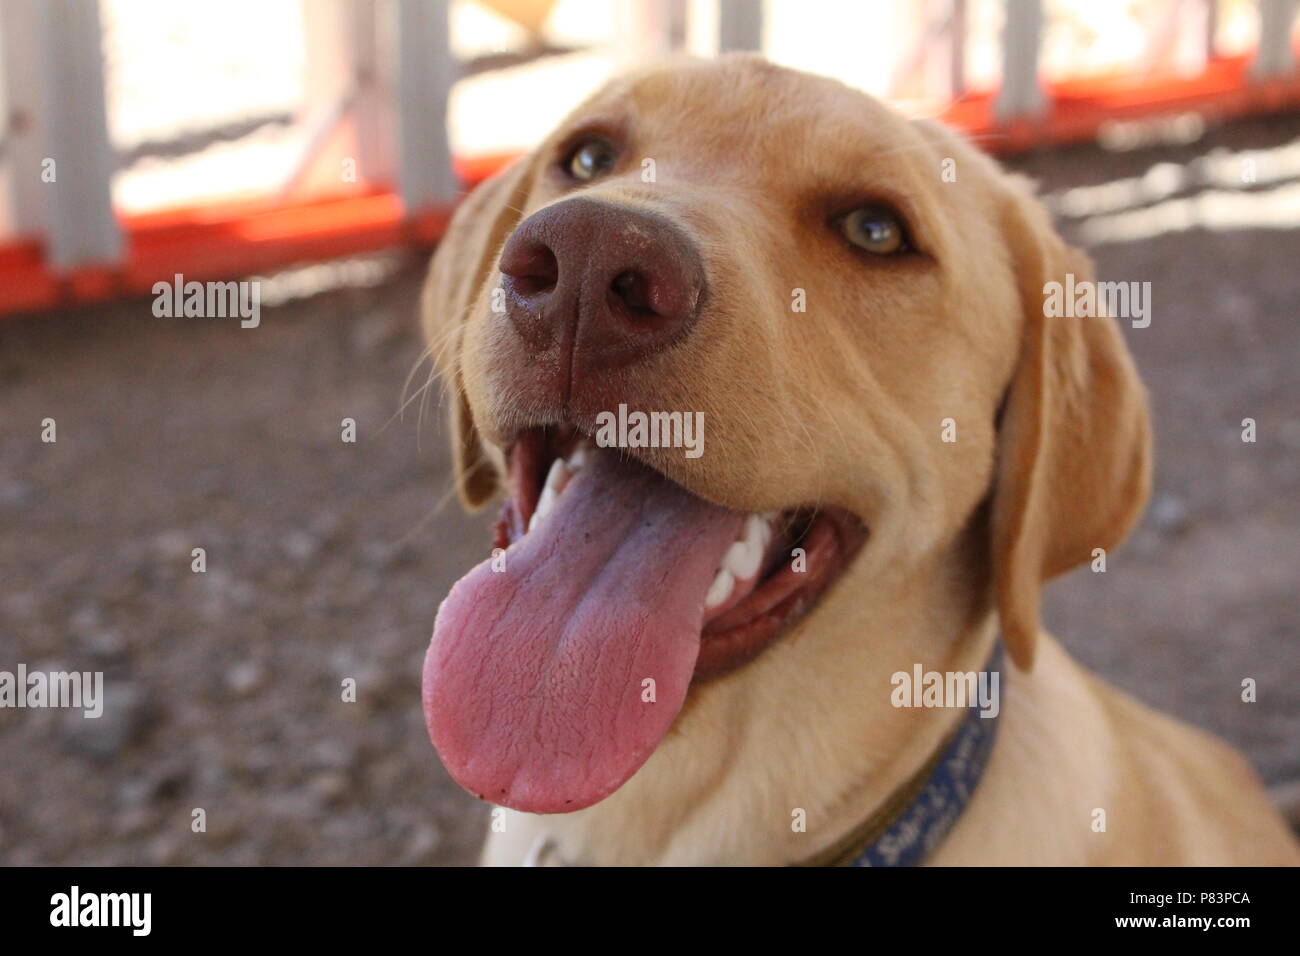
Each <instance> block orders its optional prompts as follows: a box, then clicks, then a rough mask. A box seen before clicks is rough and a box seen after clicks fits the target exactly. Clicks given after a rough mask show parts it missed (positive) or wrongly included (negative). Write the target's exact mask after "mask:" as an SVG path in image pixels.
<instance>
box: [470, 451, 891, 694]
mask: <svg viewBox="0 0 1300 956" xmlns="http://www.w3.org/2000/svg"><path fill="white" fill-rule="evenodd" d="M582 440H583V436H582V435H581V434H580V433H578V432H577V431H575V430H574V429H573V428H571V427H564V428H559V429H554V428H535V429H530V430H528V431H525V432H523V433H521V434H520V435H519V437H518V438H517V440H516V442H515V444H514V445H513V446H512V447H511V448H510V450H509V453H508V460H509V463H510V473H511V485H512V494H511V495H510V497H508V498H507V500H506V502H505V505H504V506H503V508H502V513H501V517H500V518H499V519H498V521H497V524H496V529H495V538H494V542H493V544H494V546H495V547H498V548H507V547H509V546H510V544H512V543H513V542H514V541H516V540H518V539H519V538H520V537H522V536H523V535H524V534H525V533H526V530H527V529H528V528H529V525H530V521H531V519H532V518H533V514H534V511H535V509H536V508H537V506H538V500H539V497H540V491H541V483H542V481H543V479H544V478H545V477H546V473H547V470H548V468H549V466H550V463H551V460H553V459H554V458H557V457H565V456H566V455H567V454H568V453H569V452H571V451H572V449H573V448H574V447H575V446H576V445H577V444H578V443H579V442H581V441H582ZM780 519H781V520H780V522H779V524H780V525H781V526H782V527H783V528H785V529H786V533H785V535H784V537H783V544H784V551H785V553H784V554H782V555H781V557H780V558H779V559H777V560H775V561H774V562H773V563H771V564H769V566H768V567H767V569H766V571H765V572H764V573H762V574H760V576H759V579H758V581H757V583H755V584H754V586H753V588H752V590H751V591H750V592H749V593H748V594H746V595H745V596H744V597H743V598H742V599H741V600H740V601H739V602H737V603H736V604H735V605H734V606H731V607H729V608H727V609H726V610H724V611H723V612H722V613H721V614H716V615H714V616H712V617H706V619H705V624H704V626H703V629H702V632H701V635H700V653H699V658H698V660H697V663H696V667H695V677H696V679H697V680H700V679H707V678H714V677H718V676H721V675H723V674H726V673H728V672H729V671H732V670H734V669H736V668H738V667H740V666H742V665H744V664H746V663H748V662H749V661H751V660H753V659H754V658H756V657H758V656H759V655H760V654H761V653H762V652H763V651H765V650H766V649H767V648H768V647H770V646H771V645H772V644H773V643H775V642H776V641H777V640H778V639H779V638H780V637H782V636H783V635H784V634H786V633H787V632H789V631H790V630H792V629H793V627H794V626H795V625H796V624H797V623H798V622H799V621H800V620H801V619H802V618H804V617H806V616H807V614H808V613H809V612H810V611H811V610H812V609H813V608H814V607H815V606H816V605H817V603H818V600H819V599H820V597H821V595H822V594H823V593H824V592H825V591H826V589H827V588H828V587H829V586H830V585H831V584H832V583H834V581H835V580H836V579H837V578H838V577H839V576H840V574H841V573H842V572H843V571H844V569H845V568H846V567H847V566H848V564H849V563H850V562H851V561H852V559H853V557H854V556H855V554H856V552H857V550H858V548H859V547H860V546H861V545H862V543H863V541H865V539H866V537H867V529H866V526H865V524H864V523H863V522H862V521H861V520H860V519H859V518H857V517H856V516H855V515H853V514H851V513H850V512H848V511H846V510H843V509H838V508H822V509H810V508H790V509H786V510H784V511H782V512H780ZM795 549H800V550H799V551H798V552H797V553H796V550H795Z"/></svg>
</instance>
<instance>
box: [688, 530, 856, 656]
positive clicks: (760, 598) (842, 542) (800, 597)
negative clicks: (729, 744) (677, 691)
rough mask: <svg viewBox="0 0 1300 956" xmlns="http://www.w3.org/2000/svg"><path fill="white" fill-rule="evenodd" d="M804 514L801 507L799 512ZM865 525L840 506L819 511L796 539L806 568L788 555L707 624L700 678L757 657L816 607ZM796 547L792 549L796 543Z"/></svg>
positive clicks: (851, 554) (848, 559) (848, 558)
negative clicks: (748, 590) (752, 587)
mask: <svg viewBox="0 0 1300 956" xmlns="http://www.w3.org/2000/svg"><path fill="white" fill-rule="evenodd" d="M795 514H796V515H797V514H802V512H795ZM866 535H867V532H866V527H865V525H864V524H863V523H862V522H861V521H860V520H858V519H857V518H856V517H855V516H853V515H850V514H849V513H848V512H846V511H841V510H839V509H826V510H820V511H817V512H814V513H813V514H812V516H811V518H810V519H809V521H808V524H807V528H806V530H805V531H804V532H803V534H801V535H800V536H799V537H798V539H797V540H796V541H795V542H794V547H798V548H799V549H800V550H801V551H802V555H801V556H800V559H801V560H802V562H804V567H803V569H802V570H799V569H798V568H797V567H796V558H795V556H794V555H793V554H792V555H789V556H787V557H786V558H785V559H783V560H782V561H781V562H780V563H779V564H778V565H777V566H776V567H774V568H773V569H771V570H770V571H769V573H768V574H767V575H766V576H764V577H763V579H761V580H760V581H759V583H758V584H757V585H756V586H755V588H754V590H753V591H752V592H751V593H750V594H749V595H747V596H746V597H745V599H744V600H743V601H741V602H740V603H739V604H737V605H736V606H735V607H733V608H731V609H730V610H728V611H727V612H726V613H725V614H722V615H720V616H719V617H717V618H715V619H713V620H711V621H709V622H708V623H706V624H705V627H704V631H703V633H702V635H701V640H700V656H699V658H698V660H697V662H696V665H695V676H696V678H697V679H700V678H709V677H717V676H720V675H722V674H725V673H727V672H729V671H731V670H734V669H735V668H737V667H740V666H741V665H742V664H745V663H747V662H749V661H750V660H753V659H754V658H755V657H757V656H759V655H760V654H761V653H762V652H763V651H765V650H766V649H767V648H768V647H769V646H771V645H772V644H773V643H774V642H775V641H777V640H778V639H779V638H780V637H782V636H783V635H784V634H786V633H788V632H789V631H790V630H791V629H792V628H793V627H794V626H795V624H797V623H798V621H799V620H801V619H802V618H803V617H805V616H806V615H807V614H808V612H810V611H811V610H812V609H813V608H814V607H816V605H817V603H818V600H819V599H820V597H821V595H822V594H823V593H824V592H825V591H826V589H827V588H828V587H830V585H831V584H833V583H834V581H835V580H836V579H837V578H838V577H839V576H840V575H841V574H842V573H843V571H844V569H845V568H846V567H847V566H848V564H849V563H850V562H851V561H852V560H853V557H854V555H855V554H856V552H857V550H858V548H859V547H861V545H862V543H863V541H865V539H866ZM792 550H793V548H792Z"/></svg>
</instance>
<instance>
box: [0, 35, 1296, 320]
mask: <svg viewBox="0 0 1300 956" xmlns="http://www.w3.org/2000/svg"><path fill="white" fill-rule="evenodd" d="M1248 64H1249V58H1248V57H1244V56H1242V57H1231V58H1220V59H1217V60H1214V61H1212V62H1211V63H1210V64H1209V65H1208V66H1207V68H1206V70H1205V71H1204V72H1203V73H1202V74H1200V75H1199V76H1196V77H1193V78H1190V79H1170V78H1158V77H1153V78H1151V79H1147V80H1140V81H1137V82H1134V81H1133V80H1132V79H1131V78H1114V79H1089V80H1077V81H1069V82H1063V83H1059V84H1054V85H1052V86H1051V87H1050V88H1049V89H1048V90H1047V94H1048V97H1049V105H1048V108H1047V110H1046V111H1045V112H1044V114H1043V115H1042V116H1041V117H1038V118H1036V119H1033V120H1017V121H1015V122H1013V123H1010V124H1001V123H999V122H998V121H997V119H996V118H995V116H994V112H993V104H994V102H995V100H996V93H986V94H972V95H970V96H968V97H965V98H963V99H962V100H961V101H960V102H957V103H954V104H953V105H952V106H950V107H949V108H948V110H947V111H946V112H945V113H944V114H943V119H944V121H945V122H947V123H950V124H952V125H954V126H957V127H959V128H962V129H964V130H966V131H967V132H968V133H970V134H971V135H973V136H976V137H979V138H980V145H981V146H982V147H983V148H985V149H987V150H988V151H989V152H993V153H1004V154H1005V153H1010V152H1016V151H1020V150H1024V149H1028V148H1031V147H1034V146H1037V145H1040V144H1044V143H1066V142H1076V141H1080V140H1085V139H1089V138H1091V137H1093V136H1095V135H1096V133H1097V130H1098V129H1100V128H1101V127H1102V126H1103V124H1105V123H1107V122H1113V121H1116V120H1141V119H1149V118H1151V117H1153V116H1158V115H1162V114H1169V113H1178V112H1190V111H1194V112H1197V113H1200V114H1202V115H1205V116H1206V117H1208V118H1211V119H1226V118H1230V117H1234V116H1243V115H1248V114H1252V113H1262V112H1277V111H1281V110H1286V109H1292V108H1297V107H1300V76H1292V77H1290V78H1288V79H1285V80H1273V81H1269V82H1266V83H1258V84H1257V83H1254V82H1252V80H1251V79H1250V77H1249V76H1248V75H1247V71H1248V68H1249V67H1248ZM510 159H511V157H510V156H483V157H475V158H472V159H458V160H457V162H456V171H457V173H458V174H459V176H460V178H461V180H462V181H463V182H465V183H466V185H467V187H470V188H472V187H473V186H474V185H477V184H478V183H479V182H481V181H482V180H483V179H486V178H487V177H488V176H490V175H491V174H492V173H493V172H495V171H496V170H497V169H499V168H501V167H502V166H503V165H504V164H505V163H507V162H508V161H509V160H510ZM450 214H451V208H450V207H447V208H442V209H433V210H428V211H426V212H423V213H420V214H419V215H416V216H413V217H408V216H406V215H404V214H403V210H402V208H401V203H400V201H399V200H398V198H397V196H396V195H395V194H394V193H393V192H392V191H391V190H387V189H384V188H381V187H374V188H372V189H370V190H369V191H362V192H356V193H350V194H346V195H337V196H333V197H317V198H313V199H311V200H304V201H298V202H291V203H273V202H271V201H269V200H268V201H264V202H244V203H225V204H220V205H210V206H202V207H198V208H194V209H187V210H175V211H170V212H166V213H159V214H150V215H143V216H130V217H124V219H123V222H122V226H123V233H124V236H125V238H126V244H127V252H126V256H125V261H124V262H123V263H121V264H120V265H114V266H108V267H96V268H82V269H77V270H74V271H73V272H71V273H69V274H66V275H60V274H55V273H53V272H52V271H51V270H50V269H49V268H48V267H47V266H46V264H45V263H44V260H43V257H42V252H41V244H40V242H39V241H35V240H28V241H21V240H20V241H17V242H12V243H10V244H8V245H3V244H0V314H4V313H14V312H30V311H34V310H39V309H47V308H52V307H57V306H66V305H72V304H76V303H85V302H95V301H102V300H105V299H110V298H116V297H123V296H129V295H144V294H149V293H150V292H151V290H152V288H153V285H154V283H155V282H158V281H168V282H170V281H171V279H172V277H173V276H174V275H176V274H177V273H179V274H181V275H183V276H185V279H186V281H190V280H197V281H205V280H208V279H219V278H225V279H228V278H231V277H237V276H248V275H253V274H258V273H264V272H267V271H268V270H271V269H274V268H277V267H282V266H289V265H293V264H295V263H301V262H310V261H322V260H326V259H334V258H339V257H341V256H347V255H355V254H357V253H362V252H368V251H373V250H376V249H384V248H391V247H394V246H403V245H409V246H416V247H430V246H432V245H434V244H435V243H436V242H437V240H438V239H439V238H440V237H441V235H442V233H443V230H444V229H445V228H446V225H447V222H448V219H449V218H450Z"/></svg>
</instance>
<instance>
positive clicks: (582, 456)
mask: <svg viewBox="0 0 1300 956" xmlns="http://www.w3.org/2000/svg"><path fill="white" fill-rule="evenodd" d="M586 463H587V443H586V442H579V443H578V447H577V448H575V449H573V452H572V454H570V455H569V471H577V470H578V469H579V468H581V467H582V466H583V465H585V464H586Z"/></svg>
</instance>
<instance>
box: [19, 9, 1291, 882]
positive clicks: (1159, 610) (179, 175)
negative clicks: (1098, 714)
mask: <svg viewBox="0 0 1300 956" xmlns="http://www.w3.org/2000/svg"><path fill="white" fill-rule="evenodd" d="M1296 14H1297V4H1296V3H1295V2H1294V0H1256V2H1252V0H1217V2H1215V0H1150V2H1130V0H1077V2H1069V0H1042V2H1038V0H915V2H905V0H881V2H873V3H842V2H830V0H765V2H758V0H608V2H597V0H256V2H253V0H223V2H220V3H218V2H207V0H190V2H184V3H180V2H167V0H99V2H96V0H44V2H41V0H0V104H3V109H2V111H0V670H9V671H13V670H15V668H16V666H17V664H18V663H19V662H22V663H25V664H26V665H27V667H28V669H29V670H47V671H48V670H99V671H103V672H104V674H105V675H106V697H107V701H106V709H105V714H104V716H103V717H102V718H100V719H99V720H85V719H82V718H81V717H80V715H79V713H73V712H68V711H59V710H16V709H0V863H6V864H32V863H37V864H48V863H88V864H122V863H146V864H181V863H218V864H254V863H274V864H287V863H341V864H348V863H369V864H388V863H407V864H445V863H468V862H472V861H473V859H474V854H475V851H476V849H477V847H478V845H479V842H480V840H481V836H482V832H483V828H484V826H485V823H486V814H487V811H486V808H485V807H484V806H483V805H481V804H479V803H477V801H474V800H473V799H471V798H470V797H468V796H467V795H466V794H464V793H462V792H461V791H460V790H459V789H458V788H457V787H455V786H454V785H453V784H452V783H451V782H450V780H449V779H448V778H447V776H446V774H445V773H444V772H443V771H442V769H441V767H440V766H439V765H438V762H437V759H436V756H435V754H434V752H433V750H432V748H431V747H430V745H429V742H428V739H427V737H426V734H425V729H424V725H423V720H422V716H421V712H420V706H419V673H420V663H421V661H422V658H423V653H424V648H425V646H426V643H427V639H428V635H429V633H430V631H431V628H432V623H433V619H434V614H435V611H436V609H437V606H438V603H439V601H440V600H441V598H442V597H443V595H445V593H446V591H447V589H448V587H449V586H450V585H451V583H452V582H453V581H454V580H455V579H456V578H457V577H459V576H460V574H461V573H463V571H464V570H466V569H467V568H468V567H469V566H471V565H472V564H473V563H476V562H477V561H478V560H480V559H481V558H482V557H484V556H485V555H486V553H487V550H488V548H489V535H488V525H489V523H490V522H491V516H481V517H476V518H471V517H467V516H465V515H463V514H462V513H461V512H460V510H459V507H458V505H457V504H456V502H455V500H454V496H453V494H452V491H451V485H450V482H449V464H448V456H447V454H446V449H445V438H444V435H443V425H442V421H441V417H442V416H441V411H440V409H439V408H438V392H437V389H436V387H435V388H433V389H431V390H429V391H424V390H423V388H422V387H423V385H424V384H425V381H426V379H427V377H428V366H427V363H424V364H422V362H421V359H422V353H423V343H422V342H421V341H420V339H419V336H418V332H417V328H416V299H417V296H418V291H419V285H420V281H421V276H422V272H423V269H424V268H425V266H426V264H427V261H428V256H429V252H430V251H431V249H432V248H434V246H435V245H436V242H437V239H438V236H439V235H440V233H441V231H442V229H443V228H444V227H445V224H446V220H447V216H448V214H449V211H450V210H451V209H452V208H453V207H454V204H455V202H456V201H457V199H458V198H459V197H460V196H462V195H463V194H464V193H465V192H466V191H467V190H468V189H470V188H472V186H473V185H474V184H475V183H476V182H478V181H480V180H481V179H483V178H484V177H485V176H487V175H490V174H491V172H492V171H493V170H495V169H496V168H498V167H499V166H500V165H501V164H502V163H503V162H505V161H508V159H509V158H510V157H511V156H513V155H515V154H517V153H518V152H520V151H522V150H524V149H527V148H529V147H530V146H531V145H532V144H534V143H535V142H537V141H538V140H539V139H541V138H542V137H543V136H544V135H545V134H546V133H547V132H548V131H549V130H550V128H551V127H552V126H554V125H555V124H556V123H557V122H558V121H559V120H560V118H561V117H563V116H564V115H565V114H566V113H567V112H568V111H569V110H570V109H571V108H572V107H573V106H574V105H576V104H577V103H578V102H579V101H580V100H582V99H583V98H584V97H585V96H586V95H587V94H588V93H590V92H591V91H593V90H594V89H596V88H597V87H598V86H599V85H600V84H601V83H602V82H603V81H604V80H605V79H606V78H608V77H609V76H611V75H613V74H615V73H616V72H618V71H619V70H620V69H623V68H626V67H628V66H630V65H632V64H635V63H639V62H644V61H647V60H653V59H655V58H658V57H662V56H666V55H669V54H673V53H679V52H689V53H693V54H696V55H700V56H713V55H716V54H717V53H718V52H719V51H725V50H734V49H742V50H759V51H762V52H763V53H765V54H766V55H767V56H769V57H770V58H772V59H773V60H775V61H777V62H779V63H783V64H787V65H790V66H793V67H797V68H800V69H806V70H810V71H813V72H817V73H824V74H829V75H832V76H835V77H838V78H840V79H842V80H844V81H845V82H846V83H849V84H851V85H853V86H856V87H859V88H862V89H864V90H867V91H868V92H871V93H873V94H875V95H878V96H881V97H885V98H888V99H890V100H891V101H893V102H895V103H897V104H899V105H900V106H901V107H902V108H904V109H906V110H908V111H911V112H914V113H916V114H918V115H928V116H936V117H940V118H943V119H945V120H947V121H948V122H950V123H953V124H954V125H957V126H959V127H961V128H963V129H965V130H966V131H967V132H968V133H969V134H970V135H972V136H973V137H975V138H976V139H977V141H978V142H979V143H980V145H981V146H983V147H985V148H987V149H989V150H990V151H992V152H994V153H996V154H998V155H999V156H1000V157H1001V158H1002V159H1003V161H1004V162H1005V163H1006V164H1008V165H1009V166H1011V167H1012V168H1015V169H1019V170H1022V171H1024V172H1026V173H1027V174H1029V175H1030V176H1032V177H1033V178H1035V179H1037V180H1038V181H1039V182H1040V184H1041V189H1042V192H1043V194H1044V195H1045V196H1046V197H1047V199H1048V201H1049V203H1050V204H1051V206H1052V207H1053V209H1054V211H1055V212H1056V214H1057V216H1058V220H1059V222H1060V225H1061V229H1062V231H1063V232H1064V233H1065V234H1066V235H1067V237H1069V238H1070V239H1071V240H1072V241H1074V242H1077V243H1080V244H1083V245H1086V246H1088V247H1089V248H1090V250H1091V251H1092V253H1093V255H1094V257H1095V259H1096V260H1097V263H1098V267H1099V273H1100V275H1101V277H1102V278H1105V279H1111V280H1127V281H1149V282H1151V283H1152V290H1153V303H1154V309H1153V319H1152V324H1151V326H1150V327H1149V328H1146V329H1128V328H1126V329H1125V334H1126V336H1127V337H1128V340H1129V342H1130V345H1131V347H1132V349H1133V351H1134V353H1135V355H1136V357H1137V361H1138V365H1139V367H1140V369H1141V371H1142V374H1143V376H1144V378H1145V380H1146V382H1147V384H1148V386H1149V388H1150V391H1151V399H1152V403H1153V410H1154V416H1155V425H1156V436H1157V471H1156V483H1155V494H1154V497H1153V500H1152V503H1151V507H1150V508H1149V509H1148V511H1147V514H1146V516H1145V518H1144V520H1143V523H1142V525H1141V526H1140V528H1139V529H1138V530H1137V532H1136V533H1135V534H1134V536H1133V537H1132V538H1131V539H1130V541H1129V543H1128V544H1127V546H1126V547H1125V548H1124V549H1123V550H1122V551H1119V552H1117V553H1116V554H1114V555H1112V556H1111V557H1110V561H1109V567H1108V573H1106V574H1105V575H1096V574H1091V573H1089V572H1088V571H1087V570H1086V569H1084V570H1083V571H1081V572H1075V573H1074V574H1072V575H1070V576H1068V577H1066V578H1064V579H1062V580H1061V581H1060V582H1059V583H1057V584H1055V585H1053V586H1052V587H1051V588H1050V589H1049V591H1048V594H1047V602H1046V612H1045V613H1046V621H1047V624H1048V626H1049V628H1050V629H1052V630H1053V631H1054V632H1055V633H1056V634H1057V635H1058V636H1059V637H1060V638H1061V639H1062V640H1063V642H1064V643H1065V644H1066V645H1067V647H1068V648H1069V649H1070V650H1071V651H1072V652H1073V653H1074V654H1075V655H1076V656H1077V657H1078V658H1080V659H1081V660H1082V661H1083V662H1085V663H1086V664H1088V665H1089V666H1091V667H1093V668H1095V669H1097V670H1098V671H1100V672H1101V673H1102V674H1104V675H1105V676H1106V677H1107V678H1108V679H1110V680H1111V681H1113V682H1114V683H1116V684H1117V685H1119V686H1120V687H1122V688H1124V689H1126V690H1129V691H1130V692H1132V693H1133V694H1134V695H1136V696H1138V697H1140V698H1142V699H1143V700H1146V701H1148V702H1150V703H1153V704H1155V705H1157V706H1159V707H1162V708H1165V709H1167V710H1170V711H1172V712H1174V713H1176V714H1178V715H1179V716H1181V717H1183V718H1184V719H1187V720H1189V721H1191V722H1193V723H1195V724H1198V725H1199V726H1202V727H1205V728H1208V729H1210V730H1212V731H1214V732H1216V733H1219V734H1221V735H1223V736H1225V737H1227V738H1228V739H1229V740H1230V741H1232V742H1233V743H1234V744H1235V745H1237V746H1238V747H1240V748H1242V749H1243V750H1244V751H1245V752H1246V753H1247V754H1249V756H1250V757H1251V759H1252V761H1253V762H1254V764H1255V766H1256V767H1257V768H1258V769H1259V771H1260V773H1261V774H1262V775H1263V776H1264V777H1265V779H1266V780H1267V782H1269V783H1270V784H1271V785H1272V786H1273V787H1275V788H1276V790H1277V792H1278V795H1279V797H1280V798H1282V799H1285V800H1289V801H1296V788H1295V786H1294V782H1295V781H1297V780H1300V654H1298V653H1297V650H1298V648H1300V639H1298V634H1300V603H1298V602H1297V600H1296V568H1297V567H1300V534H1298V533H1297V517H1296V516H1297V506H1298V505H1300V464H1298V463H1300V412H1298V411H1297V410H1298V409H1300V378H1298V377H1297V376H1296V374H1295V367H1296V360H1297V358H1300V323H1297V318H1300V268H1297V262H1298V261H1300V255H1298V254H1300V241H1297V233H1296V228H1297V226H1298V225H1300V72H1298V71H1297V55H1296V51H1297V49H1298V48H1300V23H1298V22H1297V16H1296ZM176 274H181V275H183V276H184V278H185V280H187V281H189V280H200V281H201V280H206V279H250V278H256V279H258V280H259V282H260V290H261V306H262V313H261V321H260V324H259V325H258V326H257V327H256V328H241V327H240V324H239V321H238V319H221V318H157V317H155V316H154V314H153V309H152V306H153V301H152V298H151V297H150V290H151V289H152V287H153V284H154V283H155V282H158V281H160V280H161V281H166V282H171V281H172V279H173V276H175V275H176ZM408 378H409V382H408ZM46 418H53V419H55V421H56V422H57V438H58V440H57V442H55V443H44V442H42V441H41V438H40V436H41V428H42V425H41V423H42V420H44V419H46ZM344 418H352V419H354V420H355V421H356V423H357V440H356V442H355V443H345V442H343V441H341V440H340V422H341V421H342V419H344ZM1244 418H1252V419H1254V420H1255V421H1256V423H1257V429H1258V440H1257V441H1256V442H1255V443H1253V444H1248V443H1243V442H1242V440H1241V430H1242V419H1244ZM196 547H202V548H204V549H205V551H206V555H207V570H206V572H204V573H201V574H199V573H193V572H192V571H191V561H192V558H191V552H192V549H193V548H196ZM1248 677H1249V678H1253V679H1255V680H1256V681H1257V682H1258V688H1259V689H1258V701H1257V702H1256V703H1253V704H1248V703H1243V702H1242V700H1241V682H1242V680H1243V679H1245V678H1248ZM347 678H352V679H354V680H355V681H356V685H357V700H356V702H355V703H346V702H343V701H342V700H341V694H340V685H341V682H342V681H344V680H345V679H347ZM195 808H203V809H204V810H205V811H206V817H207V831H206V832H205V833H194V832H192V831H191V826H190V824H191V819H192V816H191V815H192V811H193V810H194V809H195Z"/></svg>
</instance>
